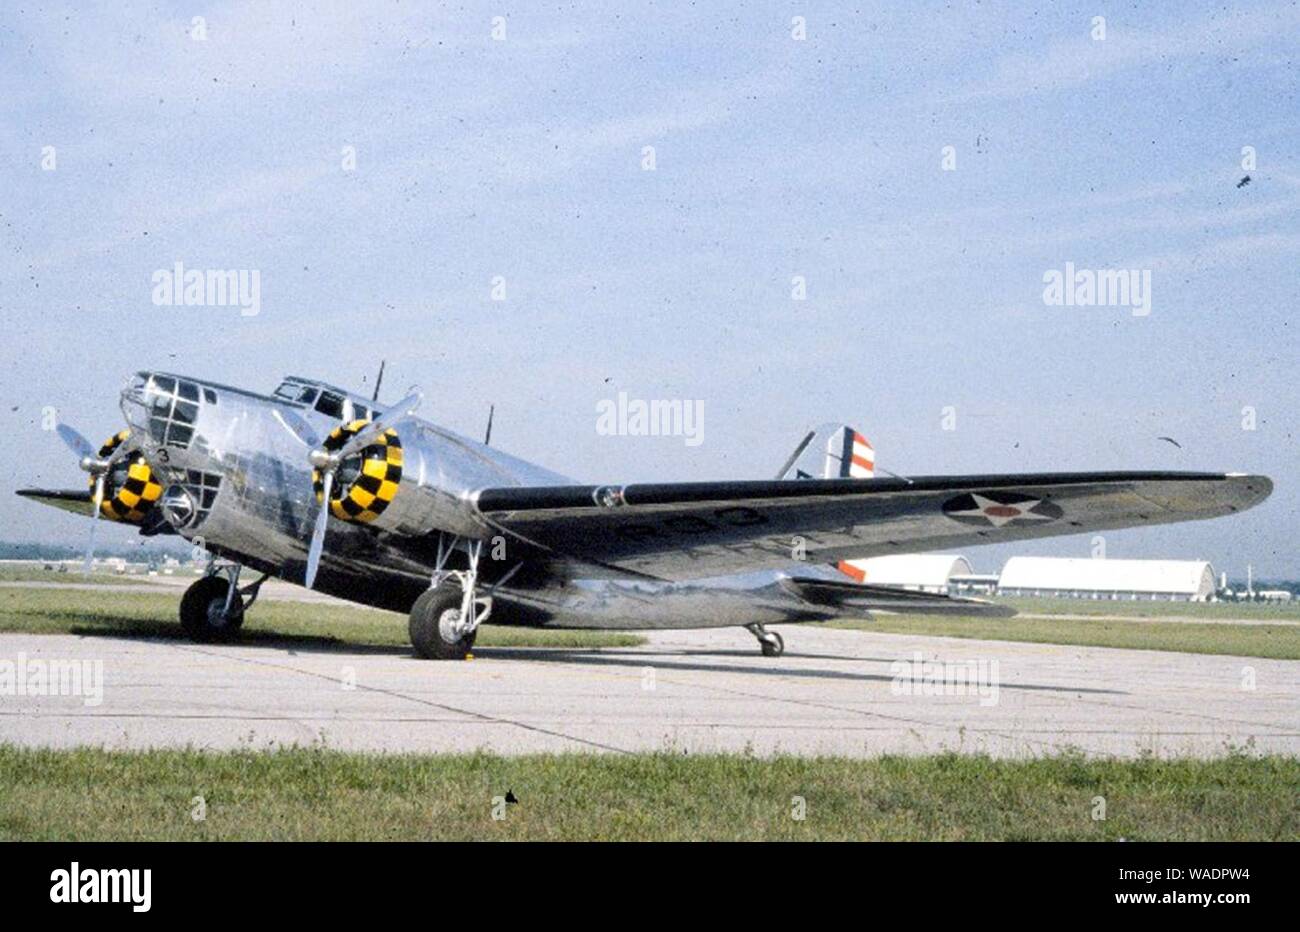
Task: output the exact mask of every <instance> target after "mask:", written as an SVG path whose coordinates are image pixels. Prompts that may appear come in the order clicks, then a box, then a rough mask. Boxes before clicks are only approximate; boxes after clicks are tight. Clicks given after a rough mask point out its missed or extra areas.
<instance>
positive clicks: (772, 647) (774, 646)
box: [758, 631, 785, 657]
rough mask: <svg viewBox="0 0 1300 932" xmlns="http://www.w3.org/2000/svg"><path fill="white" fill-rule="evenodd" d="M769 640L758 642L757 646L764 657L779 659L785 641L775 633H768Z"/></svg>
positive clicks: (783, 650)
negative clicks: (761, 650) (760, 648)
mask: <svg viewBox="0 0 1300 932" xmlns="http://www.w3.org/2000/svg"><path fill="white" fill-rule="evenodd" d="M767 636H768V637H769V638H770V639H771V640H766V641H759V642H758V643H759V646H760V647H762V649H763V656H764V657H780V656H781V655H782V654H784V653H785V640H784V639H783V638H782V637H781V635H779V634H777V633H776V632H775V631H769V632H768V635H767Z"/></svg>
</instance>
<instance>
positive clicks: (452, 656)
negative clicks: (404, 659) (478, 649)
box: [410, 582, 478, 660]
mask: <svg viewBox="0 0 1300 932" xmlns="http://www.w3.org/2000/svg"><path fill="white" fill-rule="evenodd" d="M460 602H461V591H460V586H459V585H458V584H456V583H454V582H452V583H443V584H442V585H440V586H438V587H437V588H436V589H429V590H428V591H426V592H423V593H421V594H420V597H419V598H418V599H416V600H415V604H414V605H412V606H411V624H410V632H411V646H412V647H414V648H415V654H416V656H417V657H422V658H424V659H425V660H464V659H465V655H466V654H468V653H469V652H470V648H472V647H473V646H474V636H475V635H476V634H477V633H478V632H477V631H471V632H470V633H469V634H466V635H463V636H462V637H459V638H458V637H456V626H457V625H458V624H459V623H460Z"/></svg>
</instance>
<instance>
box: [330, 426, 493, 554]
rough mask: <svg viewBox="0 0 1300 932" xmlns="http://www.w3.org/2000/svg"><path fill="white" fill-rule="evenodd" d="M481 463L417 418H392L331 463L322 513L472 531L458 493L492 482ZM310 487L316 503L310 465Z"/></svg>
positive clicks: (350, 431) (343, 432)
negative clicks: (372, 437)
mask: <svg viewBox="0 0 1300 932" xmlns="http://www.w3.org/2000/svg"><path fill="white" fill-rule="evenodd" d="M368 423H370V422H369V421H366V420H358V421H352V422H351V423H348V424H343V425H340V426H339V427H336V428H335V429H334V430H333V431H332V432H331V433H330V435H329V436H328V437H327V438H326V439H325V441H324V443H323V444H322V446H323V447H324V448H325V449H326V450H330V451H334V450H338V449H340V448H341V447H342V446H343V445H344V444H345V443H347V441H348V440H349V438H351V437H352V436H353V435H354V434H356V433H357V432H358V431H360V430H361V429H362V428H364V427H365V426H366V425H367V424H368ZM399 431H400V435H399ZM403 435H404V436H405V437H406V442H405V443H403ZM485 469H489V470H490V465H488V464H485V462H484V461H483V460H482V458H481V457H480V456H479V455H478V454H476V453H475V452H474V451H472V450H471V449H469V448H468V447H467V446H466V445H465V444H463V443H461V442H459V441H457V440H456V439H455V438H454V437H451V436H447V435H444V434H442V433H438V432H436V431H434V430H432V429H430V428H428V427H426V426H425V425H422V424H417V423H412V422H409V421H408V422H406V423H405V424H402V423H399V424H398V426H397V427H395V428H390V429H389V430H387V431H385V432H384V433H383V434H382V435H381V436H380V437H379V439H377V440H376V441H375V442H374V443H372V444H370V445H369V446H367V447H366V448H365V449H363V450H362V451H361V452H360V453H358V454H356V455H354V456H350V457H348V458H347V459H346V460H344V461H343V462H342V463H340V464H339V467H338V469H337V470H336V471H335V473H334V484H333V488H332V489H331V491H330V503H329V507H330V515H331V517H334V518H338V519H339V520H341V521H348V522H351V523H354V524H367V525H370V526H371V527H374V528H377V529H380V530H384V531H391V532H393V533H395V534H402V535H404V536H422V535H424V534H430V533H433V532H434V531H448V532H450V533H453V534H464V535H470V536H478V535H481V534H482V533H483V530H484V527H483V525H482V523H481V522H479V521H478V520H476V518H475V512H474V509H473V508H472V507H471V506H469V505H468V504H467V503H466V501H465V499H464V498H463V497H462V496H463V493H465V492H466V491H468V490H470V489H472V488H476V487H481V486H483V485H491V484H492V482H491V481H490V480H491V479H492V478H494V477H492V476H491V475H490V474H487V473H485ZM312 485H313V487H314V488H315V490H316V501H317V502H320V501H322V499H323V498H324V493H325V487H324V481H323V478H322V476H321V474H320V471H319V470H313V471H312Z"/></svg>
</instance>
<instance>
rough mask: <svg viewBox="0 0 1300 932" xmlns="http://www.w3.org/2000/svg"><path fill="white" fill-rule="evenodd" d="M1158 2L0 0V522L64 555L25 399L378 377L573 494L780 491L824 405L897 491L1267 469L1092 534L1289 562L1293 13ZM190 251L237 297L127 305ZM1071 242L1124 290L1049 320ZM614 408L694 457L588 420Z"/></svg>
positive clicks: (1299, 185)
mask: <svg viewBox="0 0 1300 932" xmlns="http://www.w3.org/2000/svg"><path fill="white" fill-rule="evenodd" d="M1149 7H1150V8H1138V5H1134V4H1124V5H1113V6H1108V5H1107V4H1104V3H1092V4H1088V5H1085V6H1074V5H1069V4H1064V5H1055V4H1053V5H1051V6H1050V7H1045V8H1043V9H1038V8H1036V7H1034V6H1032V5H1027V4H996V3H980V4H973V5H966V4H959V3H936V4H924V3H905V4H904V3H897V4H894V3H889V4H886V3H866V2H861V3H852V4H847V5H840V4H834V3H824V2H817V3H807V2H804V3H798V2H795V3H791V2H785V3H752V4H745V5H743V6H737V7H735V8H729V7H728V5H724V4H713V3H707V4H706V3H695V4H686V3H658V4H641V3H635V4H633V3H620V2H611V3H608V4H590V5H585V4H584V5H573V6H570V5H549V4H548V5H545V7H541V8H540V9H539V5H535V4H511V3H502V2H493V3H490V4H477V3H473V2H465V3H457V4H454V5H445V6H444V5H438V4H421V3H378V2H377V3H368V4H355V3H343V2H340V3H332V2H320V3H312V4H302V5H291V4H288V3H283V4H282V3H267V2H234V3H229V2H227V3H221V2H214V3H197V4H196V3H181V4H170V3H153V4H149V3H133V2H123V3H115V4H111V5H105V6H104V8H100V9H83V8H82V6H81V5H78V4H68V5H66V6H65V5H59V4H27V3H21V2H20V3H18V4H6V5H5V6H4V9H3V10H2V11H0V316H2V319H3V323H4V332H5V337H6V339H5V340H4V347H5V358H4V360H3V366H0V402H3V404H2V405H0V430H3V432H4V435H5V437H6V438H7V442H5V443H3V444H0V477H3V482H0V539H3V540H11V541H13V540H22V541H28V540H37V541H47V542H59V543H75V542H77V541H80V540H82V539H83V538H84V535H85V522H84V521H82V520H79V519H77V518H76V517H74V516H70V515H63V514H61V513H58V512H55V511H53V510H51V509H46V508H42V507H40V506H38V505H36V504H34V503H30V502H26V501H23V500H20V499H18V498H17V497H15V496H14V495H12V490H13V489H16V488H21V487H24V486H46V487H64V488H73V487H80V486H81V485H82V484H83V483H84V481H85V480H84V476H83V474H82V473H80V472H79V471H78V469H77V468H76V464H75V462H74V461H73V458H72V456H71V454H69V453H68V452H67V451H66V449H65V448H64V447H63V446H62V445H61V444H60V443H59V441H58V440H57V438H56V436H55V435H54V434H53V433H51V432H49V431H48V430H44V429H43V427H46V426H48V421H47V420H46V421H45V423H43V420H45V419H43V418H42V413H43V412H45V411H46V410H47V409H50V408H53V409H55V410H57V412H58V417H59V418H61V419H62V420H64V421H66V422H68V423H70V424H72V425H74V426H76V427H77V428H78V429H80V430H81V431H82V432H83V433H85V434H87V435H88V436H91V437H93V438H95V439H99V438H100V437H107V436H108V435H109V434H111V433H113V432H115V431H117V430H119V429H120V426H121V415H120V413H119V411H118V409H117V393H118V390H119V389H120V387H121V384H122V382H123V380H124V379H125V378H126V377H127V376H128V375H129V374H130V373H132V372H134V371H136V370H137V369H148V368H156V369H166V370H169V371H178V372H182V373H187V374H191V375H194V376H198V377H201V378H208V379H212V380H215V381H220V382H226V383H232V384H237V385H243V386H246V387H249V388H254V389H259V390H262V391H268V390H270V389H271V388H272V387H274V386H275V385H276V384H277V383H278V381H279V379H280V378H281V376H283V375H285V374H288V373H294V374H300V375H308V376H314V377H317V378H323V379H326V380H329V381H333V382H337V383H341V384H344V385H347V386H352V387H355V388H357V389H361V390H367V391H368V390H369V387H370V386H371V385H372V383H373V379H374V374H375V371H376V369H377V367H378V365H379V361H380V360H381V359H384V360H387V364H388V370H387V372H388V374H387V375H386V377H385V392H384V395H385V396H386V397H385V400H388V401H393V400H395V399H396V398H397V397H398V394H399V393H400V392H401V391H402V389H404V388H406V387H407V386H409V385H412V384H418V385H419V386H421V387H422V388H423V390H424V392H425V403H424V406H423V408H422V409H421V414H422V416H424V417H426V418H428V419H430V420H433V421H435V422H437V423H440V424H443V425H445V426H447V427H450V428H452V429H454V430H458V431H461V432H463V433H466V434H470V435H475V436H477V435H479V434H480V433H481V432H482V430H483V425H484V423H485V422H486V418H487V412H488V407H489V405H493V404H494V405H495V406H496V418H495V426H494V429H493V443H494V445H496V446H500V447H502V448H504V449H506V450H507V451H509V452H511V453H514V454H516V455H519V456H523V457H525V458H527V459H530V460H533V461H536V462H538V463H540V464H542V465H544V466H547V467H550V468H552V469H556V470H558V471H560V472H563V473H566V474H568V475H572V476H575V477H577V478H580V479H583V480H590V481H600V482H632V481H644V480H653V481H676V480H708V479H724V478H770V477H771V476H772V475H773V474H774V473H775V472H776V470H777V469H778V467H779V466H780V464H781V463H782V461H783V460H784V459H785V457H786V456H787V454H788V453H789V452H790V450H791V449H792V447H793V446H794V444H795V443H796V442H797V441H798V440H799V439H800V438H801V436H802V435H803V433H804V431H805V430H806V429H807V428H808V427H810V426H812V425H815V424H819V423H822V422H825V421H843V422H845V423H848V424H851V425H853V426H855V427H857V428H858V429H859V430H861V431H862V432H863V433H865V434H866V435H867V436H868V437H869V438H870V439H871V441H872V443H873V444H874V445H875V447H876V450H877V462H878V464H879V465H880V466H883V467H884V468H886V469H889V470H892V471H894V472H896V473H900V474H903V475H909V474H911V475H936V474H961V473H972V472H981V473H986V472H1036V471H1054V470H1057V471H1059V470H1091V469H1194V470H1201V469H1206V470H1223V471H1228V470H1242V471H1250V472H1261V473H1265V474H1267V475H1269V476H1271V477H1272V478H1273V480H1274V482H1275V484H1276V491H1275V492H1274V494H1273V496H1272V498H1271V499H1270V500H1269V501H1267V502H1266V503H1264V504H1263V505H1262V506H1260V507H1258V508H1256V509H1255V510H1253V511H1251V512H1249V513H1247V514H1244V515H1241V516H1235V517H1233V518H1227V519H1218V520H1214V521H1210V522H1199V523H1194V524H1186V525H1180V526H1174V527H1164V528H1153V529H1141V530H1130V531H1122V532H1113V533H1109V534H1107V535H1106V537H1105V541H1104V546H1105V550H1106V555H1108V556H1111V557H1159V558H1180V559H1181V558H1187V559H1208V560H1211V561H1212V562H1213V563H1214V565H1215V567H1216V569H1221V570H1226V571H1227V572H1229V574H1230V575H1232V576H1234V577H1235V576H1244V572H1245V565H1246V564H1247V563H1248V562H1249V563H1251V564H1253V566H1254V568H1255V572H1256V574H1257V577H1259V576H1263V577H1287V576H1289V577H1292V578H1300V553H1298V552H1297V547H1296V543H1295V537H1296V535H1295V531H1296V529H1297V511H1298V509H1300V491H1298V490H1300V477H1297V475H1296V474H1297V469H1296V466H1297V460H1298V457H1297V444H1296V440H1297V428H1298V427H1300V414H1298V411H1300V389H1298V387H1297V386H1298V385H1300V379H1298V378H1297V375H1296V365H1297V361H1300V352H1298V350H1300V338H1298V337H1297V333H1296V331H1297V326H1298V324H1297V315H1296V308H1297V305H1298V303H1300V301H1298V299H1300V120H1298V119H1297V115H1298V114H1300V100H1298V99H1297V85H1298V83H1300V78H1298V74H1300V72H1298V71H1297V65H1298V64H1300V56H1298V54H1297V53H1298V46H1300V5H1297V3H1295V2H1290V3H1260V4H1250V5H1241V6H1239V7H1238V6H1232V5H1225V4H1222V3H1213V4H1210V3H1195V2H1189V3H1179V4H1158V5H1156V4H1153V5H1149ZM196 17H199V18H200V19H197V20H196ZM1097 17H1103V18H1104V32H1103V33H1101V35H1102V36H1104V37H1098V33H1099V23H1098V22H1097V21H1096V18H1097ZM494 32H495V34H496V35H495V36H494ZM799 35H802V36H803V37H802V38H798V37H797V36H799ZM647 147H652V150H653V163H652V166H653V167H652V168H650V167H648V166H649V165H650V162H649V161H648V160H649V158H650V156H649V153H648V150H647ZM948 147H951V148H948ZM1246 147H1249V149H1248V150H1247V148H1246ZM1244 150H1245V151H1246V152H1251V153H1253V157H1254V162H1253V163H1247V162H1244V161H1243V159H1245V158H1246V157H1247V156H1246V154H1244ZM51 157H52V158H51ZM1252 164H1253V167H1251V165H1252ZM1247 175H1249V177H1250V181H1249V183H1246V184H1244V185H1243V184H1242V183H1241V182H1242V179H1243V178H1244V177H1245V176H1247ZM176 262H182V263H184V265H185V267H187V268H191V269H200V270H205V269H242V270H250V271H256V272H257V273H258V280H259V284H260V304H259V307H258V313H256V314H254V315H249V314H243V313H241V309H240V308H239V307H237V306H217V307H212V306H165V305H159V304H156V303H155V301H154V297H155V295H154V292H155V287H154V284H155V283H154V278H153V276H154V275H155V273H156V272H157V271H159V270H168V269H171V268H173V266H174V263H176ZM1066 263H1072V264H1073V266H1074V267H1075V268H1076V269H1096V270H1103V269H1132V270H1137V271H1138V272H1141V271H1143V270H1145V271H1146V272H1148V273H1149V275H1150V298H1151V301H1150V313H1149V314H1146V315H1135V314H1134V312H1133V309H1132V308H1131V307H1127V306H1100V307H1099V306H1078V305H1074V306H1059V305H1051V304H1047V303H1045V301H1044V288H1045V285H1044V276H1045V275H1046V274H1047V273H1050V272H1051V271H1052V270H1063V269H1065V268H1066ZM797 278H798V279H799V280H800V281H802V283H803V284H802V290H803V294H804V296H803V297H802V299H796V297H795V294H796V291H797V289H798V287H799V286H798V283H797V282H796V279H797ZM494 284H495V286H496V288H495V290H496V295H495V297H502V296H504V300H495V299H494ZM502 292H504V294H503V295H502ZM620 392H626V393H627V395H628V397H630V398H632V399H645V400H654V399H664V400H683V401H690V402H694V403H697V404H698V405H699V408H698V410H699V412H700V413H701V416H702V421H701V426H702V433H701V434H700V442H699V443H687V442H686V439H687V438H684V437H681V436H667V437H646V436H619V435H610V434H608V433H602V432H601V431H598V429H597V412H598V409H599V406H600V404H601V402H602V401H606V400H609V399H614V398H617V396H618V393H620ZM1162 437H1164V438H1170V440H1172V441H1174V442H1170V440H1162V439H1160V438H1162ZM132 537H133V532H132V531H131V529H129V528H123V527H114V528H108V529H104V531H103V538H102V539H105V540H110V541H111V542H112V544H113V545H117V544H119V543H125V542H128V541H130V540H131V539H132ZM1095 547H1096V543H1095V542H1094V541H1093V539H1092V538H1091V537H1090V536H1083V537H1067V538H1060V539H1056V540H1052V541H1043V542H1037V543H1034V544H1020V545H1016V546H1015V547H1014V548H1007V547H991V548H981V549H976V550H971V551H968V552H967V553H966V555H967V556H968V557H969V558H970V559H971V560H972V562H973V563H974V565H975V567H976V568H977V570H981V571H993V570H995V569H996V568H997V567H998V566H1000V564H1001V561H1002V560H1004V559H1005V558H1006V557H1007V556H1010V555H1012V554H1013V553H1027V554H1044V555H1060V556H1089V555H1092V554H1093V553H1094V551H1095Z"/></svg>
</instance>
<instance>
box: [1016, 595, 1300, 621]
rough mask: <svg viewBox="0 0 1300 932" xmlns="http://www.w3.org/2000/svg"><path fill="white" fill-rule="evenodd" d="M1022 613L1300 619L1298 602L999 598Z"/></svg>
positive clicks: (1255, 619) (1210, 619) (1212, 619)
mask: <svg viewBox="0 0 1300 932" xmlns="http://www.w3.org/2000/svg"><path fill="white" fill-rule="evenodd" d="M997 601H998V602H1001V603H1005V604H1007V605H1011V606H1013V607H1014V608H1015V609H1016V610H1017V611H1019V612H1027V613H1032V614H1039V615H1125V616H1135V617H1140V618H1170V617H1174V618H1196V619H1204V620H1205V621H1215V620H1221V619H1248V620H1251V621H1300V603H1297V602H1152V601H1130V600H1118V599H1117V600H1115V601H1107V600H1104V599H1095V600H1094V599H1047V598H1040V599H1031V598H999V599H997Z"/></svg>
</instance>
